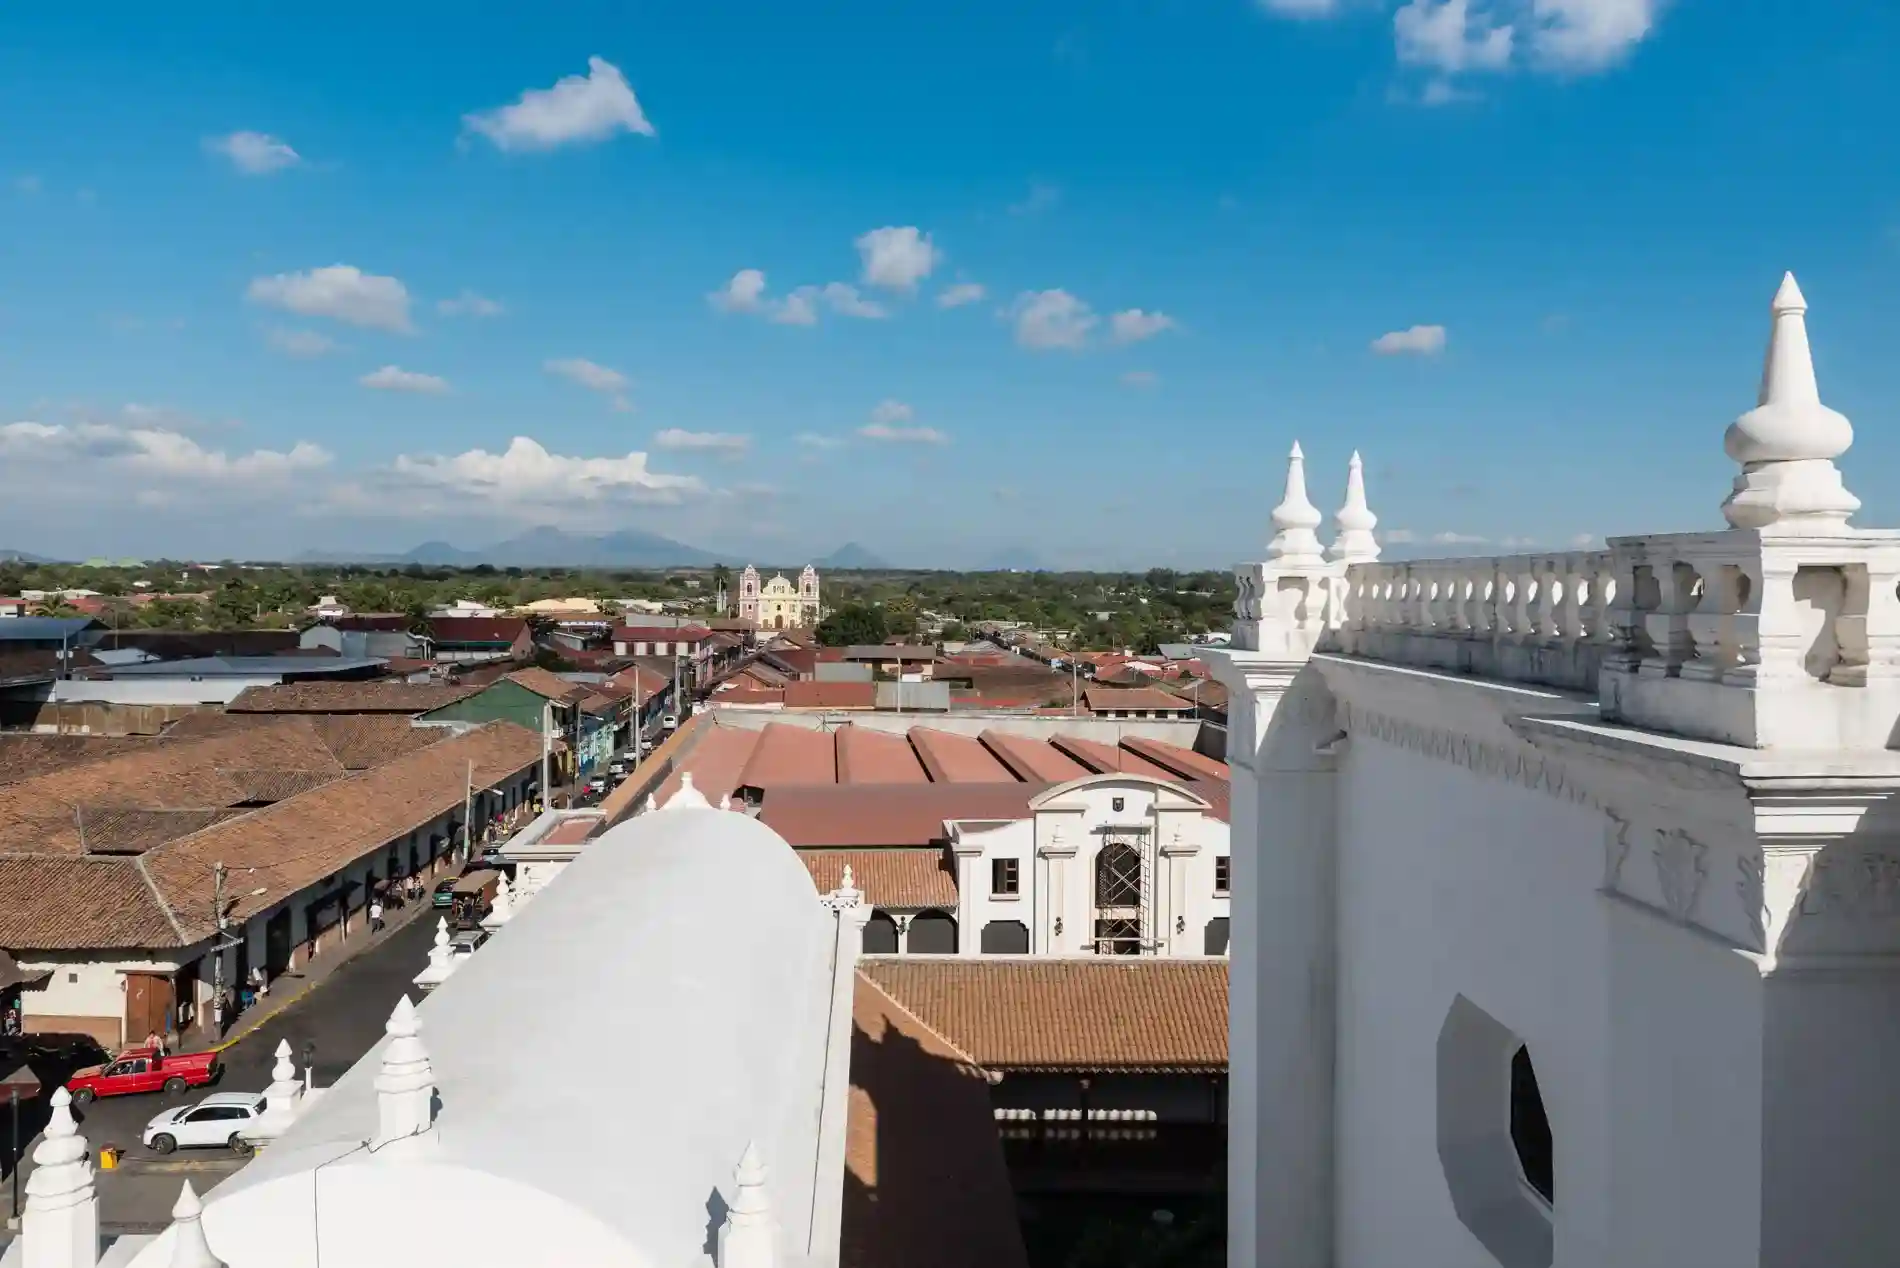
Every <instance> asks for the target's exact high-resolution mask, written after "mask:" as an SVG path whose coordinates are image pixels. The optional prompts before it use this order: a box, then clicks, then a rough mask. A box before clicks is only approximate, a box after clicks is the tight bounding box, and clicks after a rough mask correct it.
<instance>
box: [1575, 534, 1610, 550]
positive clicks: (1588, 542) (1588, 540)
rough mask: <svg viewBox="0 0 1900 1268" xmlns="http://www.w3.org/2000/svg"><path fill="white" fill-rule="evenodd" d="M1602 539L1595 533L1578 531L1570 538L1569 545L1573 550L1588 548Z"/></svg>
mask: <svg viewBox="0 0 1900 1268" xmlns="http://www.w3.org/2000/svg"><path fill="white" fill-rule="evenodd" d="M1601 540H1603V539H1602V538H1600V537H1598V536H1597V535H1596V534H1595V533H1578V534H1577V535H1576V536H1575V537H1572V538H1571V539H1570V541H1569V546H1570V548H1571V549H1572V550H1588V549H1590V547H1592V546H1594V545H1596V544H1597V543H1598V542H1599V541H1601Z"/></svg>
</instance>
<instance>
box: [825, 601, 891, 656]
mask: <svg viewBox="0 0 1900 1268" xmlns="http://www.w3.org/2000/svg"><path fill="white" fill-rule="evenodd" d="M886 633H887V631H886V627H885V623H884V610H883V609H882V608H873V607H867V606H866V605H864V604H862V603H848V604H846V605H845V606H843V607H841V608H837V609H835V610H834V611H833V612H832V613H831V615H829V616H827V617H826V618H825V619H824V620H822V621H820V622H818V641H819V642H821V643H823V644H825V646H827V647H850V646H852V645H854V644H859V643H882V642H883V641H884V639H885V636H886Z"/></svg>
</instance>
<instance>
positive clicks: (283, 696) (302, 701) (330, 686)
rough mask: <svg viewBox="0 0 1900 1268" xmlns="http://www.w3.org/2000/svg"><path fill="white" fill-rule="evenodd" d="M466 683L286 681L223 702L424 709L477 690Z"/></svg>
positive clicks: (252, 706)
mask: <svg viewBox="0 0 1900 1268" xmlns="http://www.w3.org/2000/svg"><path fill="white" fill-rule="evenodd" d="M480 690H481V688H480V687H479V686H474V685H471V684H466V683H435V682H394V681H391V680H389V679H386V678H384V679H373V680H371V681H368V682H287V683H282V684H279V685H277V686H272V687H246V688H245V689H244V690H243V691H240V692H239V693H238V695H237V698H236V699H235V700H233V701H231V703H230V704H228V705H226V706H225V712H227V713H407V714H417V713H427V712H429V711H430V710H431V709H440V708H443V707H445V706H447V705H451V704H454V703H455V702H456V701H458V700H466V699H467V698H468V697H470V696H472V695H474V694H475V693H476V692H478V691H480Z"/></svg>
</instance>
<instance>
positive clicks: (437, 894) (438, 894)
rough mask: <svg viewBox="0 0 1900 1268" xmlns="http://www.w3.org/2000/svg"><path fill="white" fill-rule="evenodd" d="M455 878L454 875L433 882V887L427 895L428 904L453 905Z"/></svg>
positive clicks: (433, 905)
mask: <svg viewBox="0 0 1900 1268" xmlns="http://www.w3.org/2000/svg"><path fill="white" fill-rule="evenodd" d="M455 879H456V878H455V877H453V876H451V877H449V878H448V879H446V880H439V881H437V882H436V883H435V889H434V891H433V892H431V894H430V895H429V906H431V907H453V906H455Z"/></svg>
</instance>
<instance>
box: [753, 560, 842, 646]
mask: <svg viewBox="0 0 1900 1268" xmlns="http://www.w3.org/2000/svg"><path fill="white" fill-rule="evenodd" d="M821 615H823V613H821V612H820V611H819V606H818V570H817V569H816V568H814V567H812V566H811V565H810V564H806V565H805V571H803V572H801V573H799V574H798V584H797V585H793V584H792V583H791V582H790V581H788V580H786V578H785V574H784V573H780V574H779V575H777V576H776V577H773V578H772V579H771V580H770V581H768V582H766V583H765V584H764V585H763V586H761V585H760V584H759V570H758V569H757V568H755V567H753V566H752V565H751V564H747V565H746V568H745V571H744V572H742V573H740V574H739V616H740V618H741V619H743V620H747V621H751V622H753V623H754V624H755V625H757V626H758V628H760V629H762V630H809V629H812V628H814V627H815V626H816V625H817V624H818V618H819V617H820V616H821Z"/></svg>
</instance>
